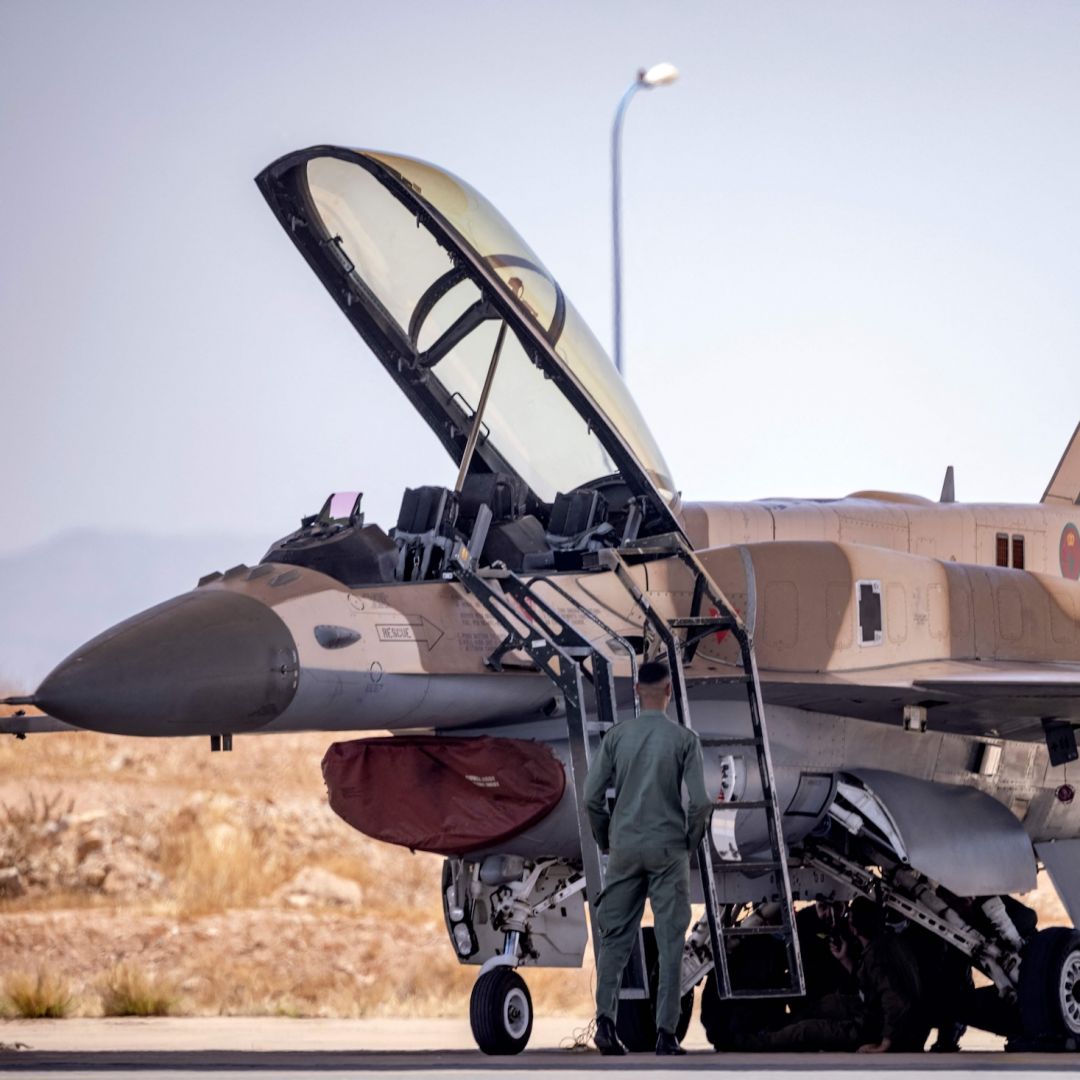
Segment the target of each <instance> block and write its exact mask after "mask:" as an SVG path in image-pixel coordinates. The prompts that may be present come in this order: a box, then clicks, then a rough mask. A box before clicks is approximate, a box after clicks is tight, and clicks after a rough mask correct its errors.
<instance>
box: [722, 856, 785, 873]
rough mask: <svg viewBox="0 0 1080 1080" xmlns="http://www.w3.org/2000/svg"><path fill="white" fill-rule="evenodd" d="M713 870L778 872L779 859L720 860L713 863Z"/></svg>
mask: <svg viewBox="0 0 1080 1080" xmlns="http://www.w3.org/2000/svg"><path fill="white" fill-rule="evenodd" d="M713 869H714V870H716V871H723V870H738V871H739V872H740V873H741V872H742V871H743V870H779V869H780V860H779V859H727V860H720V861H719V862H717V863H715V864H714V866H713Z"/></svg>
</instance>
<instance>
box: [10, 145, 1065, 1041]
mask: <svg viewBox="0 0 1080 1080" xmlns="http://www.w3.org/2000/svg"><path fill="white" fill-rule="evenodd" d="M257 183H258V186H259V189H260V191H261V192H262V194H263V196H264V197H265V199H266V201H267V203H268V204H269V206H270V209H271V211H272V212H273V214H274V215H275V216H276V218H277V220H278V221H279V222H280V224H281V226H282V228H283V229H284V231H285V234H286V235H287V236H288V238H289V239H290V240H291V241H292V243H293V244H295V246H296V248H297V249H298V251H299V252H300V254H301V255H302V256H303V258H304V260H305V261H306V262H307V264H308V265H309V266H310V268H311V270H312V271H313V272H314V273H315V275H316V276H317V277H318V279H319V281H321V282H322V284H323V286H324V287H325V288H326V290H327V291H328V292H329V293H330V295H331V297H333V299H334V301H335V302H336V303H337V305H338V307H339V308H340V309H341V312H342V314H343V315H344V316H345V318H346V319H348V320H349V322H350V323H351V324H352V326H353V327H354V328H355V330H356V332H357V334H358V335H359V337H360V338H361V339H362V340H363V342H364V343H365V344H366V346H367V349H368V350H370V352H371V353H373V354H374V356H375V358H376V359H377V360H378V362H379V363H380V364H381V365H382V367H383V369H384V370H385V372H386V374H387V375H388V376H389V377H390V378H391V379H392V380H393V381H394V382H395V383H396V384H397V386H398V387H399V388H400V390H401V392H402V393H404V394H405V395H406V397H407V398H408V400H409V401H410V402H411V403H412V404H413V406H414V407H415V408H416V410H417V411H418V412H419V413H420V415H421V416H422V417H423V418H424V420H425V421H426V422H427V423H428V425H429V426H430V427H431V429H432V430H433V431H434V432H435V434H436V435H437V436H438V438H439V440H440V441H441V443H442V445H443V446H444V447H445V449H446V452H447V453H448V454H449V455H450V456H451V457H452V459H453V460H454V462H455V463H456V464H457V465H458V474H457V481H456V483H455V484H454V486H453V487H452V488H442V487H437V486H417V487H415V488H410V489H408V490H406V492H405V493H404V496H403V499H402V503H401V510H400V513H399V514H398V517H397V520H396V522H385V523H383V524H381V525H380V524H376V523H372V522H368V521H366V520H365V517H364V512H363V510H362V507H361V498H360V495H359V494H357V493H355V492H337V493H335V494H333V495H332V496H331V497H330V498H329V499H328V500H327V502H326V504H325V505H324V506H323V507H322V509H321V511H320V512H319V513H317V514H314V515H312V516H310V517H306V518H304V519H303V520H302V523H301V527H300V528H299V529H298V530H297V531H296V532H294V533H292V534H291V535H289V536H286V537H285V538H284V539H282V540H279V541H278V542H276V543H274V544H273V545H272V546H271V547H270V550H269V551H268V552H267V554H266V557H265V558H264V559H263V560H262V562H260V563H259V565H257V566H234V567H233V568H232V569H229V570H226V571H225V572H224V573H211V574H208V575H207V576H205V577H204V578H203V579H202V580H201V581H200V582H199V583H198V586H197V587H196V588H194V589H193V590H192V591H191V592H188V593H185V594H184V595H182V596H178V597H176V598H174V599H171V600H166V601H165V602H164V603H162V604H159V605H158V606H157V607H154V608H151V609H150V610H148V611H145V612H143V613H141V614H138V615H135V616H134V617H132V618H131V619H128V620H127V621H125V622H123V623H120V624H119V625H118V626H114V627H113V628H112V629H110V630H107V631H106V632H105V633H103V634H101V635H100V636H99V637H97V638H94V639H93V640H92V641H90V642H88V643H87V644H85V645H84V646H82V647H81V648H79V649H78V650H76V651H75V652H74V653H73V654H72V655H71V656H69V657H68V658H67V659H66V660H64V661H63V662H62V663H60V665H59V666H58V667H57V668H56V669H55V670H54V671H53V672H52V673H51V674H50V675H49V676H48V677H47V678H46V679H45V681H44V682H43V683H42V684H41V686H40V687H39V689H38V690H37V692H36V693H35V694H33V695H32V696H31V697H29V698H26V699H14V700H13V701H12V702H11V704H14V705H17V706H19V708H20V709H21V711H22V712H23V715H22V716H21V717H14V718H10V719H8V720H7V721H5V729H6V730H8V731H12V732H20V731H31V730H38V729H48V728H57V727H63V726H65V725H69V726H73V727H77V728H86V729H90V730H93V731H101V732H113V733H118V734H124V735H139V736H149V737H153V736H177V735H191V736H201V737H206V736H209V737H210V739H211V744H212V746H213V747H214V748H220V749H228V748H230V747H231V744H232V740H233V738H234V737H235V736H243V735H246V734H248V733H252V732H259V733H272V732H275V731H296V730H311V729H315V730H322V731H328V732H341V733H353V736H354V737H352V738H347V739H345V740H344V741H339V742H335V743H334V744H333V745H332V746H330V748H329V749H328V751H327V753H326V757H325V759H324V762H323V770H324V775H325V777H326V781H327V787H328V791H329V797H330V801H331V804H332V805H333V807H334V808H335V810H336V811H337V812H338V813H339V814H340V815H341V816H342V817H343V818H344V819H345V820H346V821H348V822H350V823H351V824H352V825H353V826H355V827H356V828H357V829H359V830H362V831H363V832H364V833H366V834H368V835H370V836H374V837H377V838H379V839H381V840H385V841H388V842H390V843H395V844H401V845H404V846H407V847H410V848H413V849H422V850H426V851H433V852H437V853H440V854H442V855H444V856H445V863H444V867H443V876H442V883H441V888H442V895H443V902H444V909H445V916H446V930H447V935H448V938H449V948H451V949H453V950H454V952H455V954H456V955H457V956H458V958H459V959H460V961H461V962H462V963H463V964H474V965H476V966H478V967H479V974H478V977H477V980H476V984H475V989H474V992H473V996H472V1002H471V1009H470V1012H471V1022H472V1028H473V1032H474V1034H475V1037H476V1041H477V1043H478V1044H479V1046H480V1048H481V1049H483V1050H484V1051H486V1052H488V1053H494V1054H508V1053H515V1052H518V1051H520V1050H521V1049H523V1048H524V1047H525V1045H526V1044H527V1042H528V1040H529V1035H530V1031H531V1029H532V1022H533V1012H532V1003H531V1000H530V996H529V992H528V988H527V985H526V982H525V980H524V979H523V977H522V973H523V972H524V973H527V970H528V969H529V968H530V967H539V966H549V967H573V966H577V965H580V964H581V963H582V959H583V955H584V952H585V949H586V947H587V940H588V936H587V918H588V917H589V916H590V915H591V913H592V911H593V909H594V908H595V905H596V904H597V901H598V898H599V896H600V893H601V891H602V889H603V885H604V871H605V865H604V859H603V857H602V855H601V853H600V852H599V851H598V850H597V848H596V845H595V842H594V840H593V838H592V835H591V833H590V831H589V828H588V824H587V820H586V817H585V815H584V812H583V798H582V788H583V784H584V780H585V774H586V771H587V768H588V763H589V760H590V756H591V755H592V754H594V753H595V752H596V750H597V747H598V745H599V741H600V740H601V739H602V738H603V736H604V733H605V732H606V731H608V730H610V729H611V727H612V726H613V725H615V724H618V723H619V722H620V720H621V719H625V718H626V717H628V716H632V715H633V714H634V712H635V709H636V704H635V700H634V695H633V685H634V677H635V673H636V670H637V667H638V665H639V664H641V663H642V662H644V661H645V660H651V659H654V658H663V659H666V660H667V661H668V662H669V664H670V665H671V668H672V671H673V674H674V706H673V711H672V717H673V719H675V720H677V721H678V722H679V723H681V724H685V725H687V726H692V728H693V729H694V730H695V731H696V732H697V733H698V734H699V736H700V739H701V744H702V748H703V753H704V758H705V764H706V779H707V784H708V786H709V793H710V797H711V798H714V799H715V800H716V809H715V811H714V812H713V815H712V822H711V827H710V829H709V831H708V834H707V836H706V838H705V839H704V840H703V841H702V843H701V845H700V847H699V849H698V850H697V852H696V853H695V855H694V863H695V867H696V870H695V874H696V877H695V888H696V889H697V896H696V899H697V901H698V902H701V903H703V904H704V915H703V916H702V918H701V919H700V920H699V921H698V922H697V923H696V924H695V925H694V926H692V928H691V932H690V935H689V937H688V939H687V941H686V946H685V951H684V963H683V975H684V978H683V990H684V992H685V995H686V997H685V1002H686V1003H687V1005H689V1003H690V1002H691V1001H692V995H693V992H694V989H695V987H698V986H699V985H701V984H702V983H704V988H703V990H702V992H703V993H704V995H705V996H704V999H703V1009H704V1010H705V1014H706V1018H707V1019H708V1017H710V1016H712V1017H715V1016H716V1015H717V1014H718V1013H719V1012H721V1011H722V1010H723V1009H725V1008H728V1007H730V1006H729V1002H730V1001H731V999H733V998H735V999H737V998H741V997H754V998H760V997H770V996H771V997H774V998H779V999H792V998H797V997H798V996H799V995H800V994H801V993H802V991H803V989H804V979H803V973H802V965H801V956H800V949H799V942H798V935H797V933H796V930H795V919H794V909H793V905H794V903H795V902H796V901H797V900H800V899H805V900H813V899H815V898H826V899H847V898H850V897H852V896H857V895H862V896H870V897H873V898H875V899H877V900H878V901H880V902H881V903H883V904H884V905H885V906H886V907H888V908H890V909H892V910H893V911H895V912H897V913H899V914H900V915H902V916H903V917H905V918H906V919H908V920H909V921H910V922H912V923H915V924H917V925H918V926H919V927H921V928H923V929H924V930H926V931H929V932H931V933H932V934H936V935H938V936H939V937H940V938H942V939H944V941H945V942H946V943H947V945H948V947H949V948H951V949H954V950H958V951H959V953H961V954H963V955H965V956H967V957H969V958H970V962H971V965H973V966H974V967H975V968H977V969H979V970H980V971H982V972H984V973H985V974H986V976H987V977H988V979H989V980H990V982H991V984H992V987H993V989H992V990H991V991H990V994H991V995H992V996H993V997H994V999H995V1000H994V1002H993V1003H992V1004H993V1008H984V1009H983V1010H982V1011H981V1012H980V1013H979V1017H982V1018H983V1019H981V1020H980V1019H979V1017H975V1018H974V1020H973V1022H977V1023H978V1022H981V1023H984V1024H985V1025H986V1026H990V1027H994V1028H995V1029H996V1030H1000V1031H1004V1032H1005V1033H1007V1034H1009V1035H1011V1036H1012V1037H1014V1038H1015V1039H1016V1040H1018V1041H1024V1042H1026V1043H1027V1044H1028V1045H1032V1044H1038V1045H1044V1046H1057V1047H1066V1046H1075V1045H1077V1041H1078V1040H1080V935H1078V934H1077V933H1076V932H1075V931H1073V930H1071V929H1067V928H1052V929H1044V930H1042V931H1040V932H1038V933H1035V934H1034V935H1032V934H1031V933H1028V934H1027V935H1026V936H1025V934H1024V933H1022V932H1021V930H1020V929H1018V927H1017V922H1016V921H1014V919H1013V918H1012V917H1011V916H1010V905H1009V904H1008V903H1007V902H1006V901H1005V900H1003V898H1007V897H1008V896H1009V895H1010V894H1013V893H1020V892H1024V891H1026V890H1029V889H1031V888H1033V887H1034V885H1035V879H1036V871H1037V869H1038V867H1039V866H1040V864H1041V865H1042V866H1044V867H1045V868H1046V869H1047V870H1048V871H1049V874H1050V876H1051V878H1052V879H1053V882H1054V884H1055V886H1056V888H1057V890H1058V892H1059V894H1060V896H1061V898H1062V900H1063V902H1064V904H1065V907H1066V908H1067V910H1068V911H1069V913H1070V915H1071V917H1072V918H1073V920H1074V921H1076V919H1077V916H1078V915H1080V803H1077V802H1076V801H1075V800H1074V797H1073V796H1074V792H1073V787H1072V785H1071V784H1070V783H1068V782H1067V779H1066V775H1065V768H1066V766H1067V765H1068V763H1069V762H1072V761H1075V760H1076V758H1077V747H1076V736H1075V725H1076V723H1077V720H1078V718H1080V583H1078V578H1080V530H1078V521H1080V509H1078V507H1077V502H1078V496H1080V434H1078V435H1074V436H1073V439H1072V442H1071V443H1070V445H1069V447H1068V449H1067V450H1066V452H1065V455H1064V457H1063V459H1062V461H1061V464H1060V465H1059V467H1058V469H1057V471H1056V472H1055V473H1054V475H1053V478H1052V480H1051V482H1050V485H1049V486H1048V488H1047V489H1046V493H1045V494H1044V496H1043V499H1042V501H1041V503H1039V504H1037V505H1031V506H1006V505H971V504H963V503H959V502H956V501H955V499H954V494H953V482H952V477H951V474H949V475H948V476H947V477H946V483H945V487H944V490H943V491H942V496H941V499H940V501H938V502H931V501H929V500H927V499H923V498H918V497H915V496H910V495H897V494H887V493H881V492H860V493H857V494H854V495H850V496H848V497H846V498H841V499H835V500H828V501H815V500H766V501H762V502H750V503H739V504H733V503H720V502H717V503H688V502H682V501H681V500H680V496H679V494H678V491H677V488H676V484H675V480H674V478H673V477H672V475H671V472H670V470H669V468H668V466H667V464H666V462H665V461H664V457H663V454H662V453H661V450H660V448H659V446H657V444H656V442H655V440H654V439H653V437H652V435H651V434H650V433H649V430H648V428H647V427H646V425H645V423H644V420H643V419H642V416H641V414H640V413H639V411H638V409H637V407H636V406H635V404H634V401H633V399H632V398H631V396H630V394H629V393H628V391H627V388H626V386H625V385H624V384H623V382H622V381H621V379H620V377H619V376H618V374H617V373H616V371H615V369H614V367H613V366H612V364H611V363H610V362H609V360H608V358H607V356H606V355H605V354H604V352H603V350H602V349H601V347H600V346H599V344H598V343H597V341H596V339H595V338H594V337H593V335H592V333H591V332H590V331H589V329H588V327H587V326H586V325H585V324H584V323H583V322H582V320H581V318H580V317H579V316H578V314H577V312H576V311H575V310H574V308H573V306H572V305H571V303H570V302H569V300H568V299H567V298H566V297H565V296H564V295H563V292H562V290H561V289H560V288H559V285H558V283H557V282H556V281H555V280H554V278H553V277H552V276H551V274H550V273H548V271H547V270H546V269H545V268H544V266H543V264H542V263H541V262H540V260H539V258H538V257H537V256H536V255H535V254H534V253H533V251H532V250H531V249H530V248H529V247H528V246H527V245H526V244H525V242H524V241H523V240H522V239H521V238H520V237H519V236H518V235H517V233H516V232H515V231H514V229H513V228H512V227H511V226H510V225H509V224H508V223H507V222H506V221H505V220H504V219H503V218H502V217H501V216H500V214H499V213H498V212H497V211H496V210H495V209H494V208H493V207H492V206H491V205H490V203H488V202H487V200H485V199H484V197H483V196H482V195H480V194H479V193H478V192H477V191H476V190H474V189H473V188H472V187H470V186H469V185H468V184H466V183H465V182H463V181H462V180H459V179H458V178H456V177H455V176H452V175H451V174H449V173H448V172H445V171H444V170H442V169H439V168H436V167H434V166H432V165H429V164H426V163H424V162H422V161H417V160H413V159H411V158H406V157H400V156H395V155H391V154H385V153H376V152H372V151H354V150H348V149H342V148H340V147H336V146H316V147H312V148H310V149H307V150H301V151H298V152H296V153H292V154H289V155H287V156H285V157H283V158H281V159H280V160H278V161H275V162H274V163H273V164H272V165H270V166H269V167H268V168H267V169H266V170H265V171H263V172H262V173H261V174H260V175H259V177H258V179H257ZM373 378H377V376H373ZM714 415H715V414H714ZM1078 430H1080V429H1078ZM733 432H734V425H733V424H729V423H728V422H727V420H726V419H724V418H723V416H722V415H721V417H720V419H719V421H718V425H717V426H716V427H715V428H713V429H712V430H708V431H704V430H703V433H702V449H703V450H706V449H709V450H712V451H716V450H721V449H722V448H723V447H724V446H725V445H728V446H729V449H730V443H731V440H732V439H733ZM423 479H424V478H423V477H418V478H417V480H418V484H419V482H422V481H423ZM387 730H388V731H389V732H390V733H391V734H390V735H382V736H379V737H368V738H356V737H355V733H362V732H371V731H387ZM1012 910H1015V909H1012ZM763 938H765V939H768V940H769V941H770V942H771V943H772V946H771V947H772V948H773V951H774V953H775V957H776V962H775V964H773V969H774V970H773V975H774V978H773V979H772V982H771V983H770V982H769V980H768V979H763V978H762V977H761V974H762V973H761V969H760V968H758V967H756V966H755V965H748V964H747V963H745V962H744V961H740V960H739V956H740V951H742V952H743V953H744V954H745V953H746V952H747V951H749V950H750V949H751V948H752V947H753V946H752V944H751V943H752V942H755V941H760V940H761V939H763ZM594 940H595V936H594ZM654 968H655V943H654V942H653V941H652V940H651V939H650V936H649V933H648V931H645V932H643V933H642V935H641V938H640V940H639V942H638V948H637V950H636V951H635V954H634V956H633V957H632V959H631V962H630V964H629V966H628V967H627V971H626V974H625V977H624V982H623V987H622V990H621V1004H620V1008H619V1024H618V1027H619V1032H620V1035H621V1037H622V1039H623V1041H624V1042H626V1043H627V1044H628V1045H629V1046H630V1047H631V1048H632V1049H633V1048H641V1049H645V1048H648V1049H651V1047H652V1044H653V1042H654V1040H655V1030H654V1029H653V1028H652V1023H653V1021H652V1006H651V1000H650V999H651V996H653V995H655V973H654ZM748 968H749V969H750V970H751V971H752V972H755V973H756V974H755V977H754V978H753V979H752V980H751V981H752V985H747V983H746V980H744V979H743V978H742V977H741V973H745V972H746V970H747V969H748ZM686 1016H688V1012H687V1013H686V1015H684V1023H685V1021H686ZM707 1026H708V1024H707Z"/></svg>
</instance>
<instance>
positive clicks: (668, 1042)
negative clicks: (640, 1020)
mask: <svg viewBox="0 0 1080 1080" xmlns="http://www.w3.org/2000/svg"><path fill="white" fill-rule="evenodd" d="M656 1052H657V1053H658V1054H685V1053H686V1051H685V1050H684V1049H683V1048H682V1047H681V1046H680V1045H679V1040H678V1039H676V1038H675V1035H674V1033H673V1032H670V1031H665V1030H664V1029H663V1028H660V1030H659V1031H657V1033H656Z"/></svg>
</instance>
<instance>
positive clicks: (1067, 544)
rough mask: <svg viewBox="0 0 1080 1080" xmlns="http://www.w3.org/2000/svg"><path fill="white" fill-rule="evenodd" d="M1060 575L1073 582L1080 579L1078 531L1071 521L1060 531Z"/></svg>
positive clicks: (1079, 534)
mask: <svg viewBox="0 0 1080 1080" xmlns="http://www.w3.org/2000/svg"><path fill="white" fill-rule="evenodd" d="M1061 573H1062V574H1063V575H1064V576H1065V577H1067V578H1072V580H1073V581H1076V580H1077V579H1078V578H1080V531H1078V530H1077V528H1076V526H1075V525H1074V524H1073V523H1072V522H1071V521H1070V522H1069V524H1068V525H1066V526H1065V528H1064V529H1062V530H1061Z"/></svg>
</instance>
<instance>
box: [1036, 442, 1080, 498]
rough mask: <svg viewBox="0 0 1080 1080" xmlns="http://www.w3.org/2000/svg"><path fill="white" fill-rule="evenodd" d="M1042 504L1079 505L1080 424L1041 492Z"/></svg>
mask: <svg viewBox="0 0 1080 1080" xmlns="http://www.w3.org/2000/svg"><path fill="white" fill-rule="evenodd" d="M1042 502H1044V503H1068V504H1070V505H1072V504H1073V503H1080V424H1077V425H1076V430H1075V431H1074V432H1073V437H1072V438H1071V439H1070V440H1069V445H1068V446H1066V447H1065V453H1064V454H1062V455H1061V461H1060V462H1059V463H1058V467H1057V468H1056V469H1055V470H1054V475H1053V476H1051V477H1050V483H1049V484H1047V485H1046V491H1044V492H1043V497H1042Z"/></svg>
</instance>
